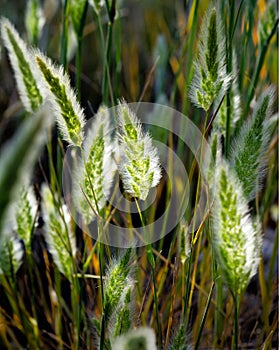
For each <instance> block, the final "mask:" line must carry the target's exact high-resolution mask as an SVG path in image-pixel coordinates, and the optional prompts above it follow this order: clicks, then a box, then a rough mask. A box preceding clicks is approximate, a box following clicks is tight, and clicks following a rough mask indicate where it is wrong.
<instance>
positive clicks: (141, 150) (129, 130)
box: [118, 102, 161, 200]
mask: <svg viewBox="0 0 280 350" xmlns="http://www.w3.org/2000/svg"><path fill="white" fill-rule="evenodd" d="M118 121H119V133H118V139H119V143H120V151H121V159H120V162H119V164H118V169H119V173H120V175H121V178H122V182H123V185H124V189H125V192H127V193H128V194H129V195H130V196H131V197H137V198H140V199H142V200H145V199H146V198H147V196H148V193H149V190H150V189H151V187H155V186H157V184H158V183H159V181H160V178H161V169H160V165H159V156H158V151H157V149H156V148H155V147H153V145H152V139H151V137H150V136H149V134H148V133H145V132H144V131H143V130H142V127H141V124H140V121H139V120H138V118H137V117H136V115H135V114H134V113H133V112H132V111H131V110H130V108H129V107H128V105H127V103H125V102H122V103H120V104H119V107H118Z"/></svg>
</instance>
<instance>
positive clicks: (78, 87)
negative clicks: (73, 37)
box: [76, 38, 83, 101]
mask: <svg viewBox="0 0 280 350" xmlns="http://www.w3.org/2000/svg"><path fill="white" fill-rule="evenodd" d="M82 47H83V38H78V49H77V53H76V92H77V99H78V101H80V100H81V71H82Z"/></svg>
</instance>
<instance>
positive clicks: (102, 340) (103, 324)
mask: <svg viewBox="0 0 280 350" xmlns="http://www.w3.org/2000/svg"><path fill="white" fill-rule="evenodd" d="M101 232H102V223H101V222H100V221H99V219H98V236H99V235H100V234H101ZM98 248H99V249H98V263H99V275H100V288H101V303H102V318H101V330H100V346H99V349H100V350H103V349H104V345H105V333H106V318H105V317H106V315H105V314H104V282H103V252H104V250H103V244H102V243H101V242H100V241H99V242H98Z"/></svg>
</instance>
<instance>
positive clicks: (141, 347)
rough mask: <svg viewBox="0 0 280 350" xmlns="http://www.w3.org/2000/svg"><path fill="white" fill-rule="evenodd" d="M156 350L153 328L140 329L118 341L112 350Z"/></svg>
mask: <svg viewBox="0 0 280 350" xmlns="http://www.w3.org/2000/svg"><path fill="white" fill-rule="evenodd" d="M123 349H125V350H156V349H157V347H156V338H155V333H154V331H153V330H152V329H151V328H147V327H140V328H138V329H136V330H132V331H130V332H128V333H127V334H125V335H122V336H121V337H119V338H117V339H116V342H115V344H114V345H113V347H112V350H123Z"/></svg>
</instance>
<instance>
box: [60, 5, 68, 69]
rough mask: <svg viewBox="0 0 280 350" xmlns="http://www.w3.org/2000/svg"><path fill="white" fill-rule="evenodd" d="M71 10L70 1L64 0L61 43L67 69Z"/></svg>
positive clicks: (63, 59)
mask: <svg viewBox="0 0 280 350" xmlns="http://www.w3.org/2000/svg"><path fill="white" fill-rule="evenodd" d="M69 10H70V1H69V0H65V1H64V8H63V13H62V35H61V43H60V61H61V64H62V66H63V68H64V71H65V70H66V65H67V45H68V24H69Z"/></svg>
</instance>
